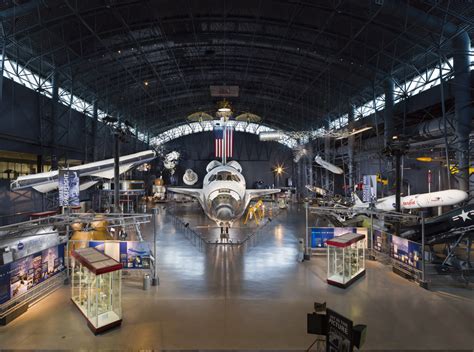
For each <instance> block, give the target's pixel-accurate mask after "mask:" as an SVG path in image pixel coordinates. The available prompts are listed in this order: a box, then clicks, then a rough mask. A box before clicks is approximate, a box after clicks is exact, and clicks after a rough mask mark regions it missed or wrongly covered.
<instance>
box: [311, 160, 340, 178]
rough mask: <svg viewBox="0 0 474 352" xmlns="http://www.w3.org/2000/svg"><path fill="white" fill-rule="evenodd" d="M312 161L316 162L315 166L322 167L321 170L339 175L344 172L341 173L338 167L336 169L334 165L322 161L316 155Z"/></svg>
mask: <svg viewBox="0 0 474 352" xmlns="http://www.w3.org/2000/svg"><path fill="white" fill-rule="evenodd" d="M314 161H315V162H316V164H318V165H320V166H322V167H323V168H325V169H326V170H329V171H331V172H332V173H334V174H338V175H341V174H342V173H344V171H342V169H341V168H340V167H337V166H336V165H334V164H331V163H329V162H327V161H325V160H323V159H322V158H321V157H320V156H319V155H316V157H315V158H314Z"/></svg>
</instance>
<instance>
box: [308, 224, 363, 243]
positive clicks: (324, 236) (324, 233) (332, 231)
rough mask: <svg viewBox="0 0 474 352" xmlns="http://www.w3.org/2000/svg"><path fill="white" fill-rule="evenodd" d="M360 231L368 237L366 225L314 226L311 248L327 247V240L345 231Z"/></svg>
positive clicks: (359, 232)
mask: <svg viewBox="0 0 474 352" xmlns="http://www.w3.org/2000/svg"><path fill="white" fill-rule="evenodd" d="M348 232H349V233H358V234H360V235H364V236H365V237H366V239H367V233H368V231H367V228H366V227H312V228H311V248H326V241H327V240H330V239H332V238H334V237H338V236H341V235H344V234H345V233H348Z"/></svg>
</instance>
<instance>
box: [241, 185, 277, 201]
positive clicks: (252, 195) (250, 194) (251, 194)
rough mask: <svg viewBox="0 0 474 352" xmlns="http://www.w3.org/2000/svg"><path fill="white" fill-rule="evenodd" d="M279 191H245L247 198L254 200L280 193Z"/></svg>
mask: <svg viewBox="0 0 474 352" xmlns="http://www.w3.org/2000/svg"><path fill="white" fill-rule="evenodd" d="M280 192H281V189H279V188H272V189H248V190H246V191H245V193H246V194H247V198H248V199H249V200H250V199H254V198H258V197H263V196H266V195H269V194H275V193H280Z"/></svg>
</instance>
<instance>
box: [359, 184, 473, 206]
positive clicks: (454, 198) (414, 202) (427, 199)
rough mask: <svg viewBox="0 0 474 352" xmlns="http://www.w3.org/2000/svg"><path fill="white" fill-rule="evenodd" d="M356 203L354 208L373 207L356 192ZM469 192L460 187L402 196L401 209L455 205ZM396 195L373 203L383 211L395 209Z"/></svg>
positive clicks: (466, 196) (464, 198)
mask: <svg viewBox="0 0 474 352" xmlns="http://www.w3.org/2000/svg"><path fill="white" fill-rule="evenodd" d="M353 196H354V200H355V204H354V206H353V209H367V208H370V207H371V203H363V202H362V201H361V200H360V198H359V197H357V195H356V194H355V193H354V195H353ZM467 198H468V194H467V193H466V192H464V191H461V190H459V189H448V190H446V191H439V192H431V193H420V194H413V195H410V196H405V197H400V208H401V209H420V208H432V207H443V206H449V205H455V204H458V203H461V202H463V201H465V200H466V199H467ZM395 202H396V200H395V195H392V196H388V197H385V198H380V199H378V200H376V201H375V202H374V203H373V207H374V208H375V209H378V210H382V211H394V210H395Z"/></svg>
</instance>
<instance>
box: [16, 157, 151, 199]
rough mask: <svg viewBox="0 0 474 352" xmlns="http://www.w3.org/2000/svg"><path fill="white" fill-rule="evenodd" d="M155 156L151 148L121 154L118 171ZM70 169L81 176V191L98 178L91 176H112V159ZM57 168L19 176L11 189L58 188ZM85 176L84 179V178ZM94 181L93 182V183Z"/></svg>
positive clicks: (52, 189)
mask: <svg viewBox="0 0 474 352" xmlns="http://www.w3.org/2000/svg"><path fill="white" fill-rule="evenodd" d="M155 157H156V152H155V151H153V150H146V151H143V152H139V153H135V154H130V155H125V156H121V157H120V158H119V173H120V174H123V173H124V172H126V171H128V170H130V169H132V168H134V167H135V166H138V165H140V164H143V163H146V162H148V161H151V160H153V159H154V158H155ZM69 170H71V171H78V172H79V177H80V178H81V185H80V187H81V191H82V190H84V189H87V188H89V187H92V186H93V185H94V184H95V183H97V182H98V180H93V179H92V178H94V177H95V178H105V179H109V180H110V179H113V178H114V159H107V160H101V161H95V162H92V163H88V164H84V165H78V166H73V167H70V168H69ZM58 174H59V172H58V170H55V171H49V172H41V173H37V174H33V175H26V176H19V177H18V178H17V179H16V180H14V181H12V182H11V184H10V189H11V190H12V191H16V190H20V189H25V188H33V189H35V190H36V191H38V192H41V193H47V192H51V191H55V190H57V189H58ZM85 178H86V181H84V179H85ZM94 181H95V183H94Z"/></svg>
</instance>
